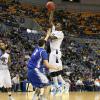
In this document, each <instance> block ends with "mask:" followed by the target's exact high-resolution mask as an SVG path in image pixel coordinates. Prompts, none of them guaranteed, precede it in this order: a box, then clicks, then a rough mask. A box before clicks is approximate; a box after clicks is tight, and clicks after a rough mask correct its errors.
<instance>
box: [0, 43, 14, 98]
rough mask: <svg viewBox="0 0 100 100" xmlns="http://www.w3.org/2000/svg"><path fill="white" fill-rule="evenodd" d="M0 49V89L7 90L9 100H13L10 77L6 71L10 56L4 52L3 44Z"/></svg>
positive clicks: (4, 46)
mask: <svg viewBox="0 0 100 100" xmlns="http://www.w3.org/2000/svg"><path fill="white" fill-rule="evenodd" d="M0 49H1V50H2V55H1V56H0V87H4V88H7V92H8V96H9V100H14V99H13V98H12V96H11V76H10V72H9V70H8V65H9V63H10V56H9V54H8V53H7V52H6V45H5V44H4V43H0Z"/></svg>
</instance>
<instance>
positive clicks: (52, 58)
mask: <svg viewBox="0 0 100 100" xmlns="http://www.w3.org/2000/svg"><path fill="white" fill-rule="evenodd" d="M61 56H62V55H61V51H59V50H58V54H56V50H54V51H52V52H51V53H50V55H49V64H51V65H54V66H60V67H61V66H62V61H61ZM55 71H56V70H51V69H50V72H55Z"/></svg>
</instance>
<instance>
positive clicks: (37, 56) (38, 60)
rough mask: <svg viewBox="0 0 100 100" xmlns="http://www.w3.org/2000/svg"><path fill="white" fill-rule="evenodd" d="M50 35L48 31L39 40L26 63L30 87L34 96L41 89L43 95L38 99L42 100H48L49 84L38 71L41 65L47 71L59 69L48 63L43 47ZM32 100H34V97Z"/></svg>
mask: <svg viewBox="0 0 100 100" xmlns="http://www.w3.org/2000/svg"><path fill="white" fill-rule="evenodd" d="M50 34H51V30H50V29H49V30H48V32H47V36H46V38H45V39H40V40H39V42H38V45H39V46H38V47H37V48H35V50H34V51H33V53H32V55H31V58H30V59H29V62H28V80H29V81H30V82H31V84H32V86H33V87H34V88H35V89H36V91H35V92H36V95H38V94H39V92H40V89H41V88H43V89H44V92H43V95H42V96H41V97H40V99H42V100H49V99H50V98H49V95H50V94H49V91H50V86H49V85H50V82H49V80H48V78H47V77H46V75H44V73H42V72H41V71H40V69H41V67H42V65H43V64H44V65H45V67H46V68H48V69H54V70H59V69H60V67H56V66H53V65H51V64H49V63H48V54H47V52H46V50H45V49H44V47H45V42H46V41H47V39H48V38H49V35H50ZM36 95H34V97H33V100H35V96H36Z"/></svg>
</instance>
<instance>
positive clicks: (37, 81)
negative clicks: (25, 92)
mask: <svg viewBox="0 0 100 100" xmlns="http://www.w3.org/2000/svg"><path fill="white" fill-rule="evenodd" d="M28 80H29V81H30V82H31V84H32V86H33V87H34V88H43V87H44V86H48V85H50V82H49V80H48V78H47V77H46V75H44V74H43V73H42V72H40V70H39V69H38V68H35V69H30V70H28Z"/></svg>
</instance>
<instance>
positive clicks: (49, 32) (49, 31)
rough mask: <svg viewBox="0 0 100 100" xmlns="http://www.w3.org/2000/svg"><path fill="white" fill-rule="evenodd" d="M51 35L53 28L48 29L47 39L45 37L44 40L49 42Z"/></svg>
mask: <svg viewBox="0 0 100 100" xmlns="http://www.w3.org/2000/svg"><path fill="white" fill-rule="evenodd" d="M50 35H51V28H49V29H48V31H47V34H46V37H45V39H44V40H45V41H47V40H48V38H49V36H50Z"/></svg>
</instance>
